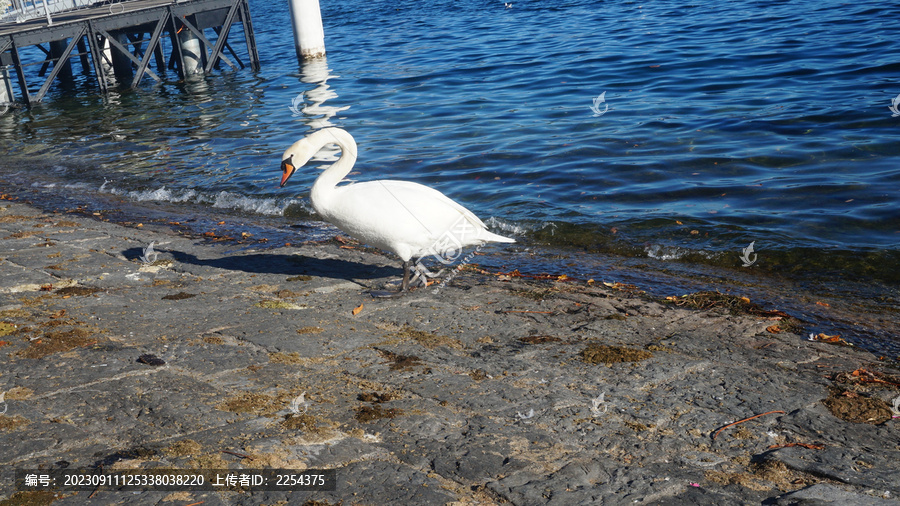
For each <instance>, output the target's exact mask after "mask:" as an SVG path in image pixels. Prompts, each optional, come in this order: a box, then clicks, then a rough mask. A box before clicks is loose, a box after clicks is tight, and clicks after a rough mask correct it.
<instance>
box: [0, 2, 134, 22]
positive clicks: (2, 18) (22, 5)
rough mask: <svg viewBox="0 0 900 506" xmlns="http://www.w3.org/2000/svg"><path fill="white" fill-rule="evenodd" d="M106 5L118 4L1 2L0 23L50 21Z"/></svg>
mask: <svg viewBox="0 0 900 506" xmlns="http://www.w3.org/2000/svg"><path fill="white" fill-rule="evenodd" d="M104 3H117V2H111V1H109V0H0V23H10V22H16V23H22V22H24V21H28V20H30V19H37V18H43V17H46V18H47V19H48V21H49V20H50V19H52V15H53V14H57V13H60V12H68V11H73V10H75V9H81V8H83V7H90V6H92V5H97V4H104Z"/></svg>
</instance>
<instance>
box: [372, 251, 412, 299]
mask: <svg viewBox="0 0 900 506" xmlns="http://www.w3.org/2000/svg"><path fill="white" fill-rule="evenodd" d="M411 266H412V260H407V261H405V262H403V284H402V285H401V286H400V290H399V291H397V292H389V291H387V290H370V291H369V295H371V296H372V297H375V298H379V299H395V298H397V297H400V296H402V295H403V294H404V293H406V292H408V291H409V269H410V267H411Z"/></svg>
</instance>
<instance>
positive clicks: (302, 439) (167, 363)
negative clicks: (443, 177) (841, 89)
mask: <svg viewBox="0 0 900 506" xmlns="http://www.w3.org/2000/svg"><path fill="white" fill-rule="evenodd" d="M4 216H7V217H9V216H13V217H15V218H14V219H4ZM35 225H41V226H39V227H35ZM32 232H34V233H32ZM0 237H2V238H6V239H3V243H2V247H0V331H2V335H0V344H2V346H0V361H2V368H0V391H2V392H4V406H5V407H6V412H5V413H4V414H2V415H0V448H2V450H0V464H2V466H0V498H5V499H8V500H9V501H10V502H9V504H28V502H27V501H29V500H42V501H44V503H52V504H60V505H62V504H73V505H74V504H78V505H83V504H112V503H115V504H154V505H155V504H191V503H199V502H201V501H202V502H203V504H204V505H211V504H248V505H250V504H254V505H255V504H287V503H290V504H303V503H304V502H306V501H318V502H317V503H315V504H379V503H382V504H449V503H464V504H469V503H482V504H522V505H530V504H587V503H598V504H601V503H602V504H738V503H740V504H752V503H763V502H765V503H767V504H823V503H827V502H829V501H831V502H834V501H835V500H838V499H832V498H839V502H840V503H842V504H891V503H894V504H896V503H895V502H894V499H893V498H895V497H898V496H900V481H898V480H897V478H896V477H897V476H900V447H898V446H900V420H898V419H892V418H885V415H884V411H883V410H884V409H888V410H889V408H890V406H891V401H892V400H893V399H894V398H896V397H897V396H898V395H900V384H896V383H897V382H898V381H900V380H898V379H897V378H898V372H897V371H896V370H892V369H890V368H888V367H886V366H885V365H884V364H883V363H880V362H879V361H878V360H877V359H876V358H875V357H872V356H871V355H869V354H867V353H864V352H861V351H859V350H856V349H853V348H848V347H842V346H836V345H832V344H828V343H821V342H809V341H806V340H805V339H803V338H801V337H800V336H798V335H795V334H792V333H789V332H777V333H773V332H771V331H767V328H768V327H771V326H772V325H773V324H775V323H778V321H780V320H778V318H779V316H778V315H777V312H775V313H768V312H767V311H772V310H774V309H777V308H758V307H757V308H751V310H752V312H745V313H740V312H735V311H733V309H734V307H739V306H741V304H740V303H739V302H736V301H735V300H733V299H732V300H729V301H728V302H729V304H730V305H729V306H728V307H724V306H723V307H712V306H709V304H711V303H709V302H708V301H707V299H703V302H704V304H707V306H700V307H701V308H700V309H692V308H688V307H681V306H679V305H677V304H671V303H667V302H666V301H663V300H650V299H648V298H644V297H642V296H641V295H640V294H636V293H634V292H633V291H629V290H620V289H617V288H615V286H613V287H609V286H605V285H603V284H601V283H600V282H598V283H593V284H584V283H580V284H577V283H567V282H559V281H539V282H538V281H525V280H523V279H520V278H512V279H508V278H506V279H503V278H499V277H497V276H491V275H487V274H484V273H478V272H474V271H462V272H461V273H459V274H458V276H457V277H456V278H454V280H453V281H452V282H451V283H449V285H448V286H446V287H444V288H443V289H441V290H439V291H438V292H437V293H434V292H433V290H431V289H419V290H416V291H414V292H412V293H411V294H408V295H407V296H404V297H402V298H399V299H387V300H374V299H372V298H371V297H369V296H368V295H367V294H366V292H365V290H367V289H381V288H382V287H383V286H384V285H385V283H387V282H388V281H391V280H396V278H397V277H398V276H399V274H400V273H399V269H398V268H397V266H396V264H397V262H396V261H395V260H394V259H393V258H391V257H389V256H386V255H381V254H378V253H376V252H372V251H371V250H368V249H354V247H353V246H352V245H351V246H349V247H347V246H345V247H341V246H343V245H341V244H340V243H336V242H334V241H327V242H324V243H321V244H301V243H300V241H298V242H297V244H298V245H297V246H293V247H281V248H273V249H265V250H260V249H253V248H244V249H238V248H235V247H234V246H228V245H226V244H222V243H210V242H205V241H203V240H201V239H197V238H190V237H185V236H181V235H178V234H176V233H169V232H166V231H164V230H157V231H149V230H137V229H135V228H128V227H123V226H118V225H115V224H112V223H106V222H102V221H97V220H92V219H88V218H84V217H78V216H68V215H61V214H53V213H43V212H40V211H37V210H35V209H33V208H30V207H27V206H25V205H22V204H16V203H10V204H7V203H4V204H3V205H0ZM150 241H155V242H156V244H157V246H156V251H157V252H158V253H159V256H158V258H157V259H156V261H154V262H152V264H149V265H148V264H145V263H144V262H142V261H141V260H140V259H139V257H140V256H141V252H142V251H143V248H144V247H146V246H147V244H149V242H150ZM511 267H513V268H514V266H511ZM509 270H512V269H509ZM603 281H609V282H610V283H611V284H612V283H613V282H615V280H603ZM747 307H750V306H747ZM748 311H749V310H748ZM754 312H755V313H754ZM0 409H2V408H0ZM843 414H846V416H844V415H843ZM757 415H760V416H757ZM851 415H852V416H856V418H851ZM750 417H755V418H753V419H750V420H746V421H742V420H744V419H747V418H750ZM873 417H876V418H873ZM863 418H865V419H863ZM735 422H739V423H735ZM730 424H734V425H730ZM61 462H64V463H65V465H66V466H68V467H70V468H89V467H97V466H103V468H104V469H127V468H152V467H162V468H203V469H212V468H231V469H254V468H264V467H269V468H291V469H298V470H302V469H308V468H312V469H314V468H328V469H335V470H336V471H337V478H338V482H337V490H336V491H333V492H297V491H295V492H254V493H249V494H248V493H237V492H203V491H182V492H161V491H147V492H141V493H137V494H133V493H130V492H128V493H121V492H113V491H108V490H97V491H94V492H93V493H91V492H67V493H66V494H62V495H58V496H53V495H52V494H51V495H43V496H40V495H36V494H31V495H29V494H24V493H21V492H19V493H17V492H16V491H15V490H14V488H13V479H12V476H13V470H14V469H16V468H45V469H51V468H57V467H59V466H61V465H62V464H60V463H61ZM804 501H806V502H804ZM816 501H818V502H816Z"/></svg>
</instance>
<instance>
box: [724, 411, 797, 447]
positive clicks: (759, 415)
mask: <svg viewBox="0 0 900 506" xmlns="http://www.w3.org/2000/svg"><path fill="white" fill-rule="evenodd" d="M772 413H781V414H784V411H768V412H766V413H760V414H758V415H753V416H751V417H750V418H744V419H743V420H738V421H736V422H732V423H729V424H728V425H726V426H724V427H722V428H721V429H719V430H717V431H716V433H715V434H713V439H714V440H715V439H716V438H717V437H719V433H720V432H722V431H723V430H725V429H727V428H728V427H731V426H732V425H737V424H739V423H744V422H746V421H748V420H753V419H754V418H759V417H761V416H765V415H771V414H772Z"/></svg>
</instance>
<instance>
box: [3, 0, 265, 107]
mask: <svg viewBox="0 0 900 506" xmlns="http://www.w3.org/2000/svg"><path fill="white" fill-rule="evenodd" d="M247 2H248V0H188V1H173V0H132V1H127V2H121V3H112V4H103V5H97V6H94V7H89V8H83V9H79V10H74V11H71V12H66V13H56V14H53V16H52V24H48V21H47V19H32V20H30V21H27V22H24V23H5V24H0V66H12V67H13V69H14V72H15V78H16V80H17V81H18V88H19V91H20V96H19V97H16V99H17V100H20V101H21V102H23V103H24V104H25V105H31V104H33V103H35V102H40V101H41V100H42V99H43V98H44V96H45V95H46V93H47V91H48V90H49V88H50V86H51V85H52V84H53V82H54V81H57V80H69V81H71V79H72V75H73V74H72V66H71V61H70V60H71V59H75V58H78V59H79V60H80V63H81V70H82V73H83V74H86V75H90V74H92V75H93V76H94V77H95V78H96V81H97V84H98V85H99V88H100V90H101V91H104V92H105V91H107V90H108V89H109V88H110V87H111V86H114V85H118V86H130V87H132V88H134V87H137V86H138V84H139V83H140V82H141V80H142V79H143V78H144V77H146V76H149V77H151V78H152V79H155V80H156V81H162V77H161V75H163V74H165V73H166V72H167V71H168V70H174V71H176V72H177V76H178V79H181V80H183V79H185V78H186V77H189V76H190V75H191V74H193V73H201V72H202V73H207V74H208V73H210V72H211V71H212V70H213V69H214V68H217V67H219V66H221V63H223V62H224V63H225V64H226V65H228V66H230V67H231V68H234V69H237V68H238V67H240V68H244V67H245V66H246V65H245V63H244V60H242V59H241V57H240V56H238V54H237V53H236V52H235V51H234V49H233V48H232V47H231V45H230V44H229V43H228V35H229V33H231V28H232V25H234V24H236V23H240V25H241V26H242V28H243V32H244V40H245V41H246V46H247V55H246V59H247V63H248V64H249V66H250V67H251V68H252V69H253V70H259V53H258V52H257V49H256V41H255V39H254V35H253V24H252V22H251V20H250V8H249V6H248V3H247ZM208 30H211V31H212V33H210V32H209V31H208ZM164 37H167V38H168V39H169V40H171V48H170V54H169V55H166V54H165V51H164V46H163V44H161V41H162V39H163V38H164ZM210 39H213V40H212V41H211V40H210ZM29 46H34V47H37V48H38V49H39V50H40V52H39V54H41V55H42V56H39V58H42V59H36V61H23V55H22V49H23V48H27V47H29ZM45 46H46V47H45ZM226 52H227V54H226ZM30 53H32V54H34V53H36V52H35V51H30ZM197 53H199V54H197ZM232 59H233V60H232ZM151 60H155V68H156V71H154V70H153V68H151ZM32 65H41V68H40V70H39V71H38V73H37V75H38V82H40V79H43V82H42V84H41V86H40V88H39V89H37V90H35V89H34V88H31V84H30V83H28V82H27V80H26V74H27V73H26V68H27V67H29V66H32ZM48 70H49V72H48ZM30 74H32V76H31V78H32V79H34V76H33V74H34V72H31V73H30ZM0 77H2V75H0ZM10 79H11V77H10ZM0 84H3V83H0ZM10 101H11V100H10Z"/></svg>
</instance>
